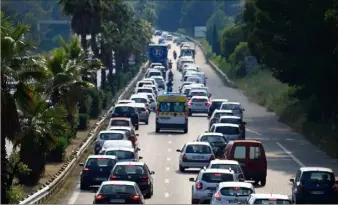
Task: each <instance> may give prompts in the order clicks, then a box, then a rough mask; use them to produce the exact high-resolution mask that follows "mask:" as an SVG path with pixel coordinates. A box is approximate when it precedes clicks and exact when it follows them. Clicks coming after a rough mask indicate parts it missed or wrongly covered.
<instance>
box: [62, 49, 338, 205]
mask: <svg viewBox="0 0 338 205" xmlns="http://www.w3.org/2000/svg"><path fill="white" fill-rule="evenodd" d="M173 49H176V51H179V48H178V47H177V46H176V45H172V49H171V50H170V54H169V56H170V58H171V59H172V51H173ZM173 62H174V61H173ZM196 64H198V66H199V67H200V68H201V70H202V71H203V72H205V73H206V76H207V77H208V81H207V86H208V87H209V90H210V92H211V93H212V97H214V98H226V99H229V100H231V101H238V102H241V104H242V105H243V107H244V108H245V112H244V119H245V121H246V122H247V138H248V139H250V138H253V139H259V140H261V141H262V142H263V145H264V147H265V150H266V155H267V160H268V174H267V183H266V186H264V187H257V189H256V191H257V192H258V193H278V194H288V195H290V193H291V186H290V183H289V179H290V178H291V177H293V176H294V174H295V172H296V170H297V169H298V168H299V167H300V166H325V167H331V168H332V169H333V170H334V171H335V173H338V161H337V160H336V159H333V158H330V157H328V156H327V155H326V154H325V153H323V152H322V151H320V150H319V149H318V148H316V147H315V146H313V145H311V144H310V143H309V142H308V141H307V140H306V139H305V138H304V137H302V136H301V135H299V134H297V133H295V132H293V131H292V130H291V129H290V128H289V127H288V126H286V125H284V124H282V123H280V122H279V121H278V118H277V117H276V116H275V114H274V113H271V112H268V111H267V110H266V109H265V108H264V107H262V106H259V105H257V104H255V103H253V102H251V101H250V100H249V99H248V98H246V96H245V95H244V94H243V93H242V91H240V90H237V89H233V88H229V87H226V86H225V85H224V84H223V82H222V80H221V79H220V78H219V77H218V76H217V74H216V73H215V72H214V71H213V70H212V68H211V67H210V66H209V65H208V64H207V63H206V59H205V56H204V55H203V52H202V50H201V49H200V48H199V47H196ZM173 66H174V67H173V71H174V90H175V91H177V88H178V86H179V85H180V79H181V73H179V72H178V71H177V70H176V64H175V62H174V63H173ZM207 129H208V120H207V118H206V115H203V114H201V115H195V116H192V117H189V132H188V133H187V134H183V133H180V132H177V133H175V132H167V133H166V132H162V133H155V114H151V116H150V119H149V125H141V126H140V130H139V131H138V133H139V142H140V147H141V149H142V150H141V152H140V155H141V156H143V161H144V162H146V163H147V164H148V167H149V168H150V169H151V171H155V175H154V195H153V197H152V198H151V199H147V200H146V203H150V204H168V203H171V204H173V203H174V204H190V203H191V185H192V184H191V182H189V178H190V177H195V176H196V175H197V173H198V171H197V170H196V171H188V172H185V173H181V172H180V171H178V156H179V153H177V152H176V149H180V148H182V146H183V145H184V143H186V142H189V141H193V140H195V139H196V138H197V136H198V135H199V134H200V133H202V132H204V131H206V130H207ZM94 194H95V191H81V190H80V189H79V185H78V186H77V187H76V189H75V190H73V191H72V193H71V194H70V195H69V198H67V199H65V201H64V203H68V204H90V203H92V202H93V198H94Z"/></svg>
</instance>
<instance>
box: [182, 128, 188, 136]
mask: <svg viewBox="0 0 338 205" xmlns="http://www.w3.org/2000/svg"><path fill="white" fill-rule="evenodd" d="M183 132H184V134H186V133H188V126H186V127H185V128H184V130H183Z"/></svg>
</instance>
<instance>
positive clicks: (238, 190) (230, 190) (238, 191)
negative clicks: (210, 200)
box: [221, 187, 253, 196]
mask: <svg viewBox="0 0 338 205" xmlns="http://www.w3.org/2000/svg"><path fill="white" fill-rule="evenodd" d="M252 192H253V190H252V189H249V188H246V187H225V188H222V189H221V194H222V195H223V196H249V195H250V194H252Z"/></svg>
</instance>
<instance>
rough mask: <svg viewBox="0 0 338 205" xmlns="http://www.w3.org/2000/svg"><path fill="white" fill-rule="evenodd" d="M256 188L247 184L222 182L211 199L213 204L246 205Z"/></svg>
mask: <svg viewBox="0 0 338 205" xmlns="http://www.w3.org/2000/svg"><path fill="white" fill-rule="evenodd" d="M252 193H255V188H254V186H253V185H252V184H251V183H247V182H221V183H219V185H218V188H217V190H216V193H215V194H214V195H213V197H212V199H211V204H238V203H241V204H244V203H245V202H246V201H247V199H248V197H249V196H250V194H252Z"/></svg>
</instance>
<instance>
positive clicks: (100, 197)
mask: <svg viewBox="0 0 338 205" xmlns="http://www.w3.org/2000/svg"><path fill="white" fill-rule="evenodd" d="M103 198H104V195H103V194H98V195H96V196H95V199H96V200H100V199H103Z"/></svg>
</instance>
